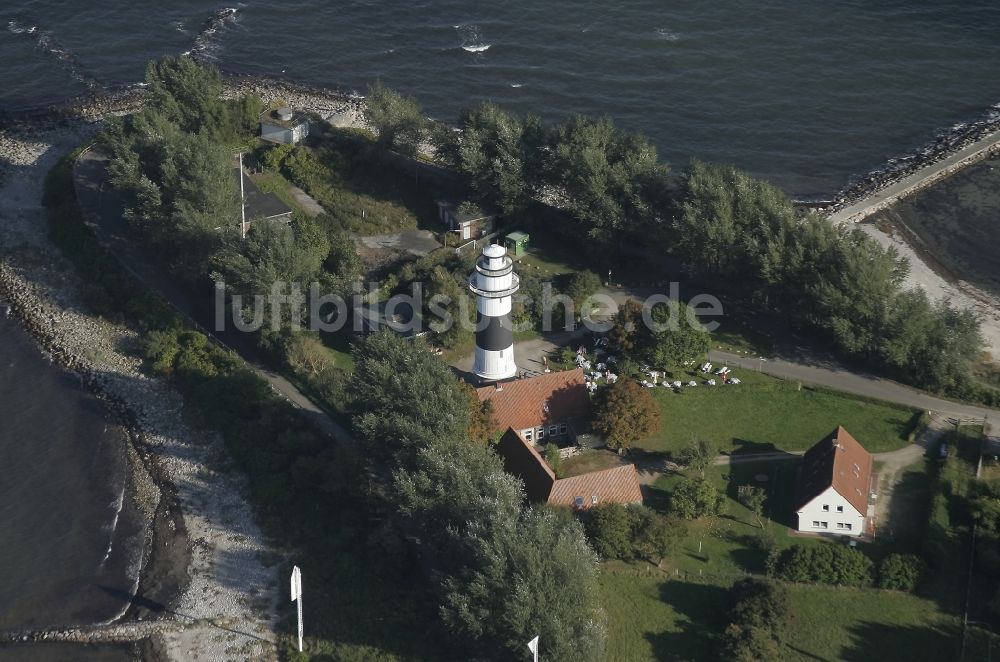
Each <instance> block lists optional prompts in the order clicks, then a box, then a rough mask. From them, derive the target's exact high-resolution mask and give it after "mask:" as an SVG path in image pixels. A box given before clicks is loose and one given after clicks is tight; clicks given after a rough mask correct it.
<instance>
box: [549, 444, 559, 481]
mask: <svg viewBox="0 0 1000 662" xmlns="http://www.w3.org/2000/svg"><path fill="white" fill-rule="evenodd" d="M545 462H546V464H548V465H549V468H550V469H552V473H554V474H555V475H556V477H557V478H558V477H559V474H560V471H559V465H561V464H562V456H561V455H560V454H559V445H558V444H554V443H548V444H545Z"/></svg>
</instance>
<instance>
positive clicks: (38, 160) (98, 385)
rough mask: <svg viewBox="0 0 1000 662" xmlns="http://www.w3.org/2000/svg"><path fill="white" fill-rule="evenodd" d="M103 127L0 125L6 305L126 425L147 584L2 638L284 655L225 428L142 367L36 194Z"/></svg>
mask: <svg viewBox="0 0 1000 662" xmlns="http://www.w3.org/2000/svg"><path fill="white" fill-rule="evenodd" d="M94 130H95V126H94V125H93V124H90V123H87V122H77V123H76V124H65V123H62V122H59V123H56V126H46V125H44V124H43V125H40V126H34V127H32V128H31V129H30V130H28V131H25V132H18V131H12V130H7V131H0V153H3V154H4V160H5V162H6V163H7V164H8V165H9V166H11V167H10V168H9V170H8V172H6V173H5V176H4V177H3V178H2V180H0V298H2V299H3V303H0V314H9V315H11V316H12V317H16V318H17V319H18V320H19V321H20V323H21V324H22V325H23V327H24V328H25V329H26V330H27V331H28V332H29V333H30V334H31V335H32V336H33V337H34V338H35V339H36V340H37V342H38V343H39V345H40V346H41V348H42V350H43V351H44V352H46V353H47V354H48V356H49V357H51V359H52V360H53V362H58V363H59V364H60V365H62V366H64V367H65V368H66V369H67V370H70V371H71V372H72V373H73V374H75V375H77V376H78V377H79V379H80V381H81V384H82V385H83V386H84V387H86V388H88V389H90V390H91V391H93V392H94V393H96V394H97V395H98V396H99V397H100V398H101V399H102V400H104V402H106V403H107V405H108V409H109V411H110V412H111V414H110V416H112V417H113V418H115V419H116V420H119V421H120V422H121V423H122V424H123V425H124V426H125V427H126V428H127V429H128V430H129V432H130V440H131V443H130V444H126V446H127V447H126V448H125V449H123V450H124V452H126V453H127V454H128V456H129V458H130V460H131V466H132V468H133V472H132V473H133V484H134V485H135V489H134V490H133V492H134V494H133V495H130V498H133V499H135V500H136V502H137V504H138V505H139V506H140V507H141V511H142V512H143V513H144V514H145V515H146V516H147V517H148V518H150V520H151V521H149V522H148V524H147V531H146V544H145V546H144V547H145V549H144V550H143V555H142V558H143V567H142V575H141V578H140V582H139V586H138V594H139V595H141V596H142V597H143V598H144V599H143V600H138V601H134V602H133V606H132V608H131V609H130V611H129V612H128V613H127V614H126V615H125V617H124V619H122V620H120V621H118V622H115V623H110V624H104V625H91V626H83V627H73V628H54V629H52V630H48V631H32V632H16V633H11V632H8V633H4V634H0V642H3V641H8V642H11V641H35V640H56V639H61V640H64V641H134V640H136V639H142V638H144V637H152V640H153V641H154V643H155V644H156V648H157V650H162V651H163V652H164V653H163V654H164V656H165V657H166V658H167V659H170V660H188V659H192V658H194V657H195V656H196V655H197V659H206V660H244V659H254V660H269V659H274V658H275V648H274V644H273V641H274V634H273V632H274V624H275V622H276V619H277V595H278V591H277V586H278V583H277V581H278V578H277V575H276V572H277V564H278V563H279V562H280V561H281V559H282V557H281V555H280V554H278V553H276V552H275V551H274V550H273V549H272V548H271V547H270V546H269V545H268V544H267V543H266V541H265V540H264V539H263V536H262V534H261V531H260V529H259V528H258V527H257V525H256V523H255V521H254V516H253V512H252V509H251V508H250V506H249V504H248V503H247V500H246V497H245V495H246V490H247V486H246V484H245V479H244V477H243V476H242V475H241V474H239V472H237V471H234V470H233V469H231V468H230V466H229V465H228V460H227V459H226V458H227V455H226V451H225V448H224V445H223V443H222V440H221V439H220V438H219V437H218V436H217V435H215V434H208V433H204V432H201V431H199V430H197V429H194V428H192V427H191V426H189V425H188V424H187V423H186V422H185V420H184V416H183V412H184V403H183V400H182V399H181V397H180V395H179V394H178V393H177V392H176V391H174V390H173V388H172V387H171V386H170V384H168V383H166V382H164V381H163V380H160V379H155V378H150V377H149V376H148V375H146V374H144V372H143V371H142V369H141V368H142V366H141V361H140V360H139V359H138V358H137V356H136V355H135V352H134V350H133V349H132V348H135V347H136V345H137V343H138V341H139V338H138V336H137V334H136V333H135V332H134V331H132V330H131V329H130V328H128V327H127V326H124V325H122V324H118V323H115V322H112V321H109V320H105V319H102V318H100V317H96V316H94V315H91V314H89V313H88V312H87V311H86V306H85V305H84V304H83V302H82V298H81V295H80V287H81V283H80V282H79V280H78V278H77V276H76V274H75V272H74V271H73V267H72V265H71V264H70V263H69V262H67V261H66V260H65V258H64V257H63V256H62V254H61V253H60V252H59V251H58V249H56V248H55V247H54V246H53V245H52V244H51V243H49V241H48V232H47V223H46V220H45V216H44V210H43V209H42V207H41V205H40V202H39V201H40V200H41V195H42V189H41V186H42V182H43V181H44V179H45V174H46V173H47V172H48V170H49V169H50V168H51V167H52V166H53V165H54V164H55V163H56V161H57V159H58V158H59V157H60V156H61V155H62V154H65V153H67V152H69V151H70V150H71V149H73V148H74V147H76V146H77V145H79V144H81V143H83V142H85V141H86V140H88V139H89V138H90V137H91V136H92V135H93V133H94ZM8 307H9V311H10V312H9V313H7V310H8ZM154 513H155V515H154ZM178 593H179V594H178ZM144 605H145V606H144ZM157 605H159V606H157Z"/></svg>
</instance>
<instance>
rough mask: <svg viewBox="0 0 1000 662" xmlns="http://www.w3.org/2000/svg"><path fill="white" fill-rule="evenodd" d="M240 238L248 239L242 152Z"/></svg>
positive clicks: (241, 153)
mask: <svg viewBox="0 0 1000 662" xmlns="http://www.w3.org/2000/svg"><path fill="white" fill-rule="evenodd" d="M240 238H241V239H246V238H247V196H246V194H245V193H244V192H243V152H240Z"/></svg>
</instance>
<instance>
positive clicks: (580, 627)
mask: <svg viewBox="0 0 1000 662" xmlns="http://www.w3.org/2000/svg"><path fill="white" fill-rule="evenodd" d="M350 386H351V392H352V393H354V394H355V408H356V409H355V419H354V427H355V431H356V432H357V434H358V437H359V438H360V440H361V442H362V443H363V444H364V446H365V448H367V449H368V450H369V452H370V454H372V455H373V456H375V457H379V458H382V459H383V462H384V469H388V470H390V471H391V474H392V478H391V488H389V489H384V490H380V492H381V495H380V499H381V500H383V501H384V503H385V506H386V512H388V513H392V515H390V517H391V523H392V524H393V526H394V528H395V529H396V532H395V535H396V536H397V537H398V538H399V539H400V541H402V540H403V539H405V537H407V536H412V535H419V543H418V546H419V549H420V553H421V554H422V556H423V558H424V559H426V563H427V564H428V565H429V566H430V568H429V570H431V571H432V574H433V575H434V577H435V578H436V579H435V581H433V582H432V583H431V586H432V589H433V592H434V594H435V595H436V596H437V599H438V602H439V613H440V614H441V616H442V618H443V621H444V624H445V627H446V628H447V629H448V631H449V632H450V633H451V634H452V637H451V638H450V639H451V645H452V646H454V647H455V650H456V652H457V651H459V650H460V651H462V654H463V655H464V656H468V655H474V654H479V655H496V654H497V652H498V651H504V654H505V655H507V656H512V655H516V654H518V653H520V652H522V650H523V647H524V643H525V642H526V641H528V640H529V639H531V638H532V637H533V636H535V635H538V636H540V641H541V643H540V647H541V654H542V655H544V656H545V657H547V658H550V659H579V660H599V659H602V658H603V649H604V635H605V632H604V615H603V611H602V610H601V608H600V605H599V602H598V584H597V578H598V571H597V564H596V558H595V556H594V553H593V551H592V550H591V549H590V547H589V546H588V545H587V542H586V539H585V538H584V535H583V528H582V527H581V526H580V524H579V523H578V522H577V521H576V520H574V519H573V517H572V515H571V514H570V512H569V511H568V510H565V509H548V508H536V507H533V506H528V507H524V506H523V505H522V504H523V502H524V488H523V485H522V484H521V483H520V481H518V480H517V479H515V478H513V477H511V476H510V475H508V474H506V473H504V471H503V463H502V461H501V460H500V458H499V457H498V456H497V455H495V454H493V452H492V450H491V449H490V448H489V447H488V446H486V445H483V444H475V443H470V442H469V440H468V438H467V437H466V434H467V431H468V429H469V405H468V403H469V398H468V395H467V393H466V392H464V391H463V388H462V387H461V386H460V384H459V383H458V382H457V380H456V379H455V377H454V376H453V375H452V373H451V371H450V370H449V369H448V367H447V366H446V365H445V364H443V363H442V362H440V361H438V360H437V358H436V357H434V356H433V355H432V354H431V353H430V352H428V351H427V349H426V348H425V347H422V346H421V345H420V344H419V343H417V344H414V343H411V342H408V341H405V340H401V339H399V338H397V337H396V336H394V335H392V334H390V333H379V334H373V335H371V336H369V337H368V338H367V339H366V340H365V341H364V342H363V343H360V344H358V345H357V346H356V348H355V372H354V376H353V378H352V381H351V385H350Z"/></svg>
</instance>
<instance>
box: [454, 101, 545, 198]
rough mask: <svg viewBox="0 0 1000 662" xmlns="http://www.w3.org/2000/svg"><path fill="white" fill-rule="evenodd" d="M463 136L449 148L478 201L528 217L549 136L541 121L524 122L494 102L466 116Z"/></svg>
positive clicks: (526, 119)
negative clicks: (541, 159)
mask: <svg viewBox="0 0 1000 662" xmlns="http://www.w3.org/2000/svg"><path fill="white" fill-rule="evenodd" d="M459 127H460V128H461V132H460V133H459V135H458V138H457V140H456V141H455V142H454V143H453V146H452V147H450V148H449V147H445V150H444V151H445V152H447V153H450V154H451V158H452V160H453V161H454V165H455V166H456V167H457V168H458V169H459V170H461V171H462V172H464V173H466V174H467V175H469V176H470V178H471V179H472V184H473V186H474V187H475V189H476V192H477V193H479V196H480V197H481V198H482V199H483V200H485V201H486V202H488V203H489V204H491V205H494V206H495V207H497V208H499V209H500V211H502V212H503V213H504V214H507V215H516V214H518V213H520V212H522V211H524V209H525V207H527V205H528V203H529V202H530V200H531V198H532V195H533V194H534V193H535V191H534V188H533V186H534V185H535V182H536V181H537V180H538V176H537V175H538V172H537V165H536V164H537V163H538V159H540V158H541V153H542V148H543V146H544V144H545V132H544V130H543V129H542V127H541V123H540V122H539V121H538V119H537V118H535V117H532V116H528V117H527V118H525V119H524V120H522V119H520V118H518V117H516V116H515V115H512V114H510V113H507V112H505V111H504V110H503V109H501V108H500V107H499V106H497V105H496V104H494V103H492V102H488V101H486V102H483V103H481V104H479V105H478V106H476V107H475V108H471V109H467V110H464V111H462V115H461V117H460V118H459Z"/></svg>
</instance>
